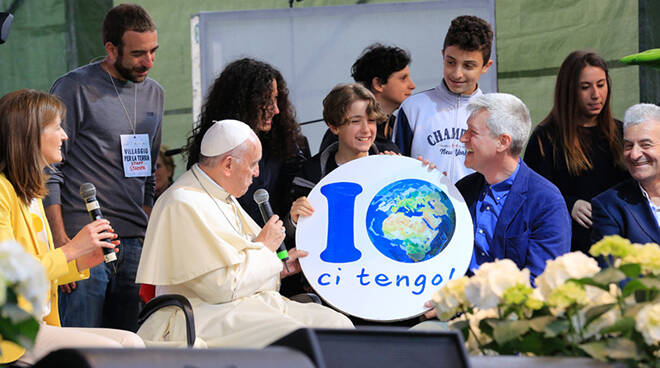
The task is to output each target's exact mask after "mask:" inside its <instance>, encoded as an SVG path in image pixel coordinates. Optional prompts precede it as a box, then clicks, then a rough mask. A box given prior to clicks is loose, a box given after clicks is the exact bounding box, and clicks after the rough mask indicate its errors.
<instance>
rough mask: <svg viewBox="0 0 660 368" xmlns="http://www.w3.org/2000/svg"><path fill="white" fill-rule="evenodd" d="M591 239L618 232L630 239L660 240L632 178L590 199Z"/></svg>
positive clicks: (597, 239)
mask: <svg viewBox="0 0 660 368" xmlns="http://www.w3.org/2000/svg"><path fill="white" fill-rule="evenodd" d="M591 217H592V219H593V228H592V230H591V240H592V242H593V243H595V242H597V241H599V240H600V239H602V238H603V236H605V235H614V234H617V235H621V236H622V237H624V238H628V240H630V241H631V242H633V243H640V244H645V243H660V228H658V222H657V221H656V219H655V216H653V213H652V212H651V208H650V207H649V204H648V201H647V200H646V198H645V197H644V195H643V194H642V191H641V189H640V188H639V184H638V183H637V181H636V180H635V179H630V180H627V181H624V182H623V183H620V184H618V185H616V186H614V187H612V188H610V189H608V190H606V191H604V192H603V193H601V194H599V195H597V196H596V197H594V198H593V199H592V200H591Z"/></svg>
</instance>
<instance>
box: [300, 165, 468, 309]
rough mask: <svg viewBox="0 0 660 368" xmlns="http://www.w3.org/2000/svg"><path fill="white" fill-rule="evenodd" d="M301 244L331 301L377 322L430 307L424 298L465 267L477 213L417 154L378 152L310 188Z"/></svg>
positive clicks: (313, 276)
mask: <svg viewBox="0 0 660 368" xmlns="http://www.w3.org/2000/svg"><path fill="white" fill-rule="evenodd" d="M308 199H309V201H310V203H311V204H312V206H313V207H314V214H313V215H312V216H309V217H301V218H300V220H299V221H298V229H297V231H296V246H297V247H298V248H299V249H304V250H306V251H308V252H309V255H308V256H307V257H304V258H301V259H300V264H301V265H302V269H303V273H304V274H305V276H306V278H307V280H308V281H309V283H310V284H311V286H312V287H313V288H314V290H315V291H316V292H317V293H318V294H319V296H321V298H323V299H324V300H325V301H326V302H327V303H328V304H330V305H332V306H333V307H335V308H337V309H339V310H341V311H344V312H346V313H348V314H351V315H354V316H356V317H360V318H363V319H369V320H375V321H396V320H402V319H407V318H411V317H415V316H417V315H420V314H422V313H423V312H424V311H425V308H424V302H425V301H427V300H429V299H431V296H432V294H433V293H434V292H435V291H436V290H437V289H439V288H441V287H442V286H444V284H446V283H447V281H449V280H451V279H454V278H458V277H461V276H463V274H465V271H466V270H467V268H468V266H469V264H470V258H471V257H472V247H473V244H474V234H473V227H472V218H471V216H470V212H469V210H468V208H467V206H466V205H465V201H464V200H463V197H462V196H461V194H460V193H459V191H458V189H456V187H455V186H454V185H453V184H452V183H451V182H450V181H449V179H448V178H447V177H446V176H444V175H442V174H441V173H440V172H439V171H438V170H429V169H428V167H425V166H423V165H422V163H421V162H420V161H418V160H415V159H412V158H409V157H403V156H390V155H378V156H368V157H364V158H361V159H358V160H353V161H351V162H348V163H346V164H344V165H342V166H340V167H339V168H337V169H335V170H334V171H332V172H331V173H330V174H328V175H327V176H325V177H324V178H323V179H321V181H320V182H319V183H318V184H317V185H316V186H315V187H314V189H313V190H312V191H311V192H310V194H309V196H308Z"/></svg>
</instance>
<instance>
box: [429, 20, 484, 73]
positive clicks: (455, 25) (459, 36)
mask: <svg viewBox="0 0 660 368" xmlns="http://www.w3.org/2000/svg"><path fill="white" fill-rule="evenodd" d="M449 46H458V48H459V49H461V50H465V51H481V54H482V55H483V59H484V65H486V63H488V60H489V59H490V49H491V47H492V46H493V28H492V27H491V26H490V24H488V22H486V21H485V20H483V19H481V18H479V17H475V16H472V15H461V16H460V17H456V18H454V20H452V21H451V25H450V26H449V30H447V35H446V36H445V42H444V44H443V45H442V50H443V51H444V50H445V49H446V48H447V47H449Z"/></svg>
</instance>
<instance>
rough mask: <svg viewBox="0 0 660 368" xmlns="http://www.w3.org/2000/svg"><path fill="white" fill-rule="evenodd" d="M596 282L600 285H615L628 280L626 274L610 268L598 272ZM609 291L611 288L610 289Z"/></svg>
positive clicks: (595, 277)
mask: <svg viewBox="0 0 660 368" xmlns="http://www.w3.org/2000/svg"><path fill="white" fill-rule="evenodd" d="M593 279H594V281H595V282H597V283H599V284H613V283H617V282H619V281H621V280H625V279H626V274H625V273H623V272H621V271H619V270H617V269H616V268H613V267H609V268H606V269H604V270H602V271H600V272H598V273H597V274H596V275H595V276H594V277H593ZM608 290H609V288H608Z"/></svg>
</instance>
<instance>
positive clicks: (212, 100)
mask: <svg viewBox="0 0 660 368" xmlns="http://www.w3.org/2000/svg"><path fill="white" fill-rule="evenodd" d="M223 119H235V120H240V121H243V122H245V123H246V124H248V125H249V126H250V127H251V128H252V130H254V132H255V133H256V134H257V136H258V137H259V140H260V141H261V145H262V149H263V153H262V158H261V161H259V176H258V177H256V178H254V182H253V183H252V185H251V186H250V188H249V189H248V192H247V193H246V194H245V195H243V196H242V197H241V198H238V201H239V202H240V204H241V206H242V207H243V208H244V209H245V210H246V211H247V212H248V214H250V216H251V217H252V218H253V219H254V220H255V221H256V222H257V223H258V224H259V225H261V226H263V224H264V222H263V220H262V219H261V215H260V212H259V208H258V207H257V205H256V204H255V203H254V201H253V200H252V195H253V194H254V192H255V191H256V190H257V189H259V188H264V189H266V190H267V191H268V192H269V193H270V198H271V200H270V201H271V205H272V207H273V211H274V212H275V213H276V214H278V215H279V216H280V217H282V218H284V216H285V215H286V214H287V212H288V211H289V208H288V207H289V203H287V186H288V184H289V183H290V182H291V179H292V177H293V175H294V174H295V173H296V171H297V170H298V169H299V167H300V165H301V163H302V162H303V161H304V160H306V159H307V158H309V156H310V154H309V146H308V144H307V139H306V138H305V137H304V136H303V135H302V134H301V132H300V127H299V126H298V123H297V122H296V120H295V112H294V109H293V106H292V105H291V102H290V101H289V90H288V88H287V86H286V82H285V81H284V78H283V77H282V74H281V73H280V72H279V71H278V70H277V69H275V68H274V67H272V66H271V65H269V64H266V63H264V62H261V61H258V60H254V59H249V58H244V59H239V60H236V61H234V62H232V63H230V64H228V65H227V66H226V67H225V69H224V70H223V71H222V73H221V74H220V76H219V77H218V78H217V79H216V80H215V82H213V85H212V86H211V89H210V92H209V94H208V96H207V98H206V102H205V103H204V106H203V108H202V113H201V115H200V118H199V122H198V125H197V126H196V127H195V129H193V132H192V135H191V136H190V137H189V138H188V146H187V151H188V165H187V166H188V169H189V168H190V167H191V166H192V165H193V164H195V163H196V162H198V161H199V155H200V152H199V151H200V146H201V143H202V137H203V136H204V133H206V131H207V130H208V129H209V128H210V127H211V126H212V125H213V122H214V121H217V120H223Z"/></svg>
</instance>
